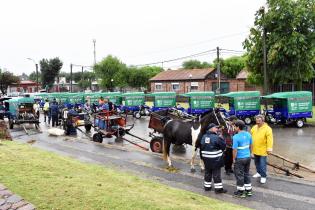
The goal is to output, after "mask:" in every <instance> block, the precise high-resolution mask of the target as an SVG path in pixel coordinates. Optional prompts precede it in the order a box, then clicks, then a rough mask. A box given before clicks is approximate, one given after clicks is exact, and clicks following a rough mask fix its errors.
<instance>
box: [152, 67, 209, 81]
mask: <svg viewBox="0 0 315 210" xmlns="http://www.w3.org/2000/svg"><path fill="white" fill-rule="evenodd" d="M212 71H214V68H208V69H179V70H167V71H163V72H161V73H159V74H157V75H156V76H154V77H152V78H151V79H150V81H166V80H168V81H169V80H172V81H174V80H190V79H205V78H206V76H207V75H208V74H210V73H211V72H212ZM190 75H191V77H190Z"/></svg>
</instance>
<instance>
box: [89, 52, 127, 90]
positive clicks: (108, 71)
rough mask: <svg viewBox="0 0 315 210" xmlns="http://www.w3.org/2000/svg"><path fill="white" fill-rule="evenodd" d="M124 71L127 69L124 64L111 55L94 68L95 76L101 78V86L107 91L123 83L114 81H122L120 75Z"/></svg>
mask: <svg viewBox="0 0 315 210" xmlns="http://www.w3.org/2000/svg"><path fill="white" fill-rule="evenodd" d="M126 69H127V67H126V65H125V64H124V63H122V62H121V61H120V60H119V59H118V58H116V57H113V56H111V55H109V56H107V57H106V58H104V59H103V60H102V61H101V62H99V63H97V64H95V66H94V71H95V73H96V76H97V77H98V78H101V86H102V87H104V88H107V89H110V88H112V87H115V86H116V85H118V84H121V83H124V82H123V81H117V80H116V79H118V78H120V79H122V78H123V77H122V75H123V74H124V71H126ZM121 74H122V75H121Z"/></svg>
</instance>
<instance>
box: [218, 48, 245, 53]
mask: <svg viewBox="0 0 315 210" xmlns="http://www.w3.org/2000/svg"><path fill="white" fill-rule="evenodd" d="M220 50H221V51H228V52H236V53H245V52H246V51H244V50H229V49H220Z"/></svg>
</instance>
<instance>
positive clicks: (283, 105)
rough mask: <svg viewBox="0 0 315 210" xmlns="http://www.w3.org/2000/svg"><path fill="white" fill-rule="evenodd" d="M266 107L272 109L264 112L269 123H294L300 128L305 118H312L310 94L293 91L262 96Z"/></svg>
mask: <svg viewBox="0 0 315 210" xmlns="http://www.w3.org/2000/svg"><path fill="white" fill-rule="evenodd" d="M262 100H263V102H264V104H266V107H268V105H271V106H272V108H270V109H266V110H265V111H264V114H265V117H266V121H267V122H270V123H280V124H288V123H295V125H296V126H297V127H298V128H302V127H303V126H304V123H305V122H306V119H307V118H312V116H313V112H312V92H309V91H295V92H280V93H273V94H271V95H267V96H263V97H262Z"/></svg>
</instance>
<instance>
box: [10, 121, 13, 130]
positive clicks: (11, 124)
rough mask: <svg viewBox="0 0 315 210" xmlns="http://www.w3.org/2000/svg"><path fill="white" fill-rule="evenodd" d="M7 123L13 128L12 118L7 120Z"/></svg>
mask: <svg viewBox="0 0 315 210" xmlns="http://www.w3.org/2000/svg"><path fill="white" fill-rule="evenodd" d="M9 125H10V129H13V126H14V124H13V122H12V120H10V121H9Z"/></svg>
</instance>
